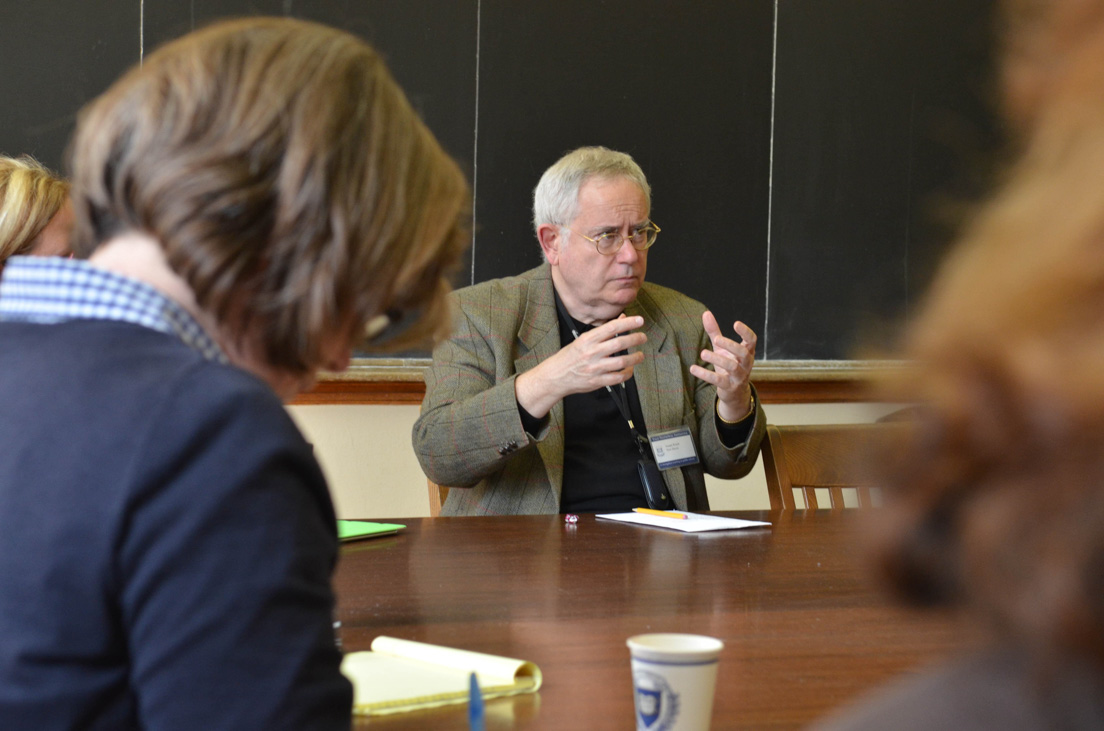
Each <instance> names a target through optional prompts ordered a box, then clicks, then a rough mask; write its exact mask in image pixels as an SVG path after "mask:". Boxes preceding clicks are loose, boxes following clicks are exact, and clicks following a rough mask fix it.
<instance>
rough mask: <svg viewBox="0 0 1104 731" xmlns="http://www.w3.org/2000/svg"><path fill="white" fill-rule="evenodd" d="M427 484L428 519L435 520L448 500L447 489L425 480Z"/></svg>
mask: <svg viewBox="0 0 1104 731" xmlns="http://www.w3.org/2000/svg"><path fill="white" fill-rule="evenodd" d="M426 482H427V483H428V484H429V517H431V518H436V517H437V516H439V515H440V514H441V506H442V505H444V504H445V500H446V499H448V493H449V489H448V488H447V487H443V486H441V485H438V484H437V483H436V482H434V481H433V480H426Z"/></svg>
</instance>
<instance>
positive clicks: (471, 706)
mask: <svg viewBox="0 0 1104 731" xmlns="http://www.w3.org/2000/svg"><path fill="white" fill-rule="evenodd" d="M468 728H469V729H471V731H484V728H485V727H484V726H483V693H481V692H480V690H479V681H478V680H476V678H475V673H472V674H471V683H470V685H469V689H468Z"/></svg>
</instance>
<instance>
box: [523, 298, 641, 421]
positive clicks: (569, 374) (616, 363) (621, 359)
mask: <svg viewBox="0 0 1104 731" xmlns="http://www.w3.org/2000/svg"><path fill="white" fill-rule="evenodd" d="M643 324H644V318H642V317H625V316H624V315H622V316H621V317H619V318H617V319H616V320H610V321H609V322H607V323H605V324H604V325H600V326H598V327H596V328H594V329H593V330H590V331H589V332H585V333H583V334H582V335H580V336H579V337H578V338H577V339H576V340H575V341H574V342H572V343H571V344H569V345H566V346H564V347H563V348H560V350H559V351H557V353H556V354H555V355H553V356H552V357H551V358H548V359H546V360H545V361H543V362H542V363H541V364H540V365H538V366H537V367H536V368H534V369H532V370H530V371H526V372H525V373H522V374H521V375H519V376H518V377H517V379H516V380H515V381H514V392H515V393H516V395H517V400H518V403H519V404H521V406H522V408H524V409H525V410H526V411H528V412H529V413H530V414H532V415H533V416H535V417H537V418H541V417H543V416H544V415H545V414H547V413H548V412H549V411H550V410H551V409H552V406H553V405H555V404H556V403H557V402H558V401H560V400H561V399H562V398H563V397H564V396H567V395H569V394H573V393H586V392H588V391H593V390H594V389H596V388H601V387H603V386H612V385H615V384H618V383H622V382H623V381H626V380H628V379H629V377H630V376H632V372H633V367H634V366H636V365H637V364H639V363H640V362H641V361H642V360H644V354H643V353H639V352H637V353H629V354H623V355H615V354H616V353H620V352H621V351H623V350H628V349H629V348H635V347H639V346H641V345H643V344H644V343H645V342H646V341H647V339H648V338H647V336H646V335H644V333H641V332H631V331H632V330H635V329H636V328H638V327H641V326H642V325H643Z"/></svg>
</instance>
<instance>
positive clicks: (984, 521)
mask: <svg viewBox="0 0 1104 731" xmlns="http://www.w3.org/2000/svg"><path fill="white" fill-rule="evenodd" d="M1082 4H1084V3H1082ZM1096 5H1104V3H1099V2H1098V3H1096ZM1090 17H1091V18H1092V19H1093V20H1092V21H1091V27H1082V28H1080V29H1079V30H1078V32H1079V36H1080V40H1079V42H1078V49H1077V51H1076V54H1075V55H1074V56H1070V57H1069V58H1068V59H1065V60H1064V61H1063V63H1064V64H1065V66H1064V69H1063V70H1061V71H1060V72H1057V71H1056V72H1055V73H1054V75H1053V76H1052V77H1051V78H1050V79H1049V81H1048V85H1049V88H1048V92H1047V94H1046V95H1045V96H1044V97H1041V99H1042V101H1043V103H1042V104H1041V106H1040V107H1039V108H1038V109H1037V110H1035V116H1034V119H1033V122H1032V126H1031V133H1030V134H1029V135H1028V136H1027V137H1026V138H1025V139H1024V141H1023V155H1022V158H1021V159H1020V160H1019V162H1018V163H1017V164H1016V165H1015V167H1014V168H1013V169H1012V170H1011V171H1010V178H1009V180H1008V182H1007V184H1006V185H1005V186H1004V187H1003V188H1002V189H1001V190H1000V191H999V192H998V193H997V194H996V195H995V196H994V197H993V199H992V200H991V201H990V202H989V203H988V204H987V205H986V206H985V207H984V208H983V209H982V210H981V211H980V212H979V215H978V217H977V219H976V220H975V221H974V223H973V224H972V225H971V226H970V227H969V229H968V230H967V231H966V232H965V236H964V240H963V241H962V243H961V245H960V246H959V248H958V249H956V250H955V251H954V252H953V254H952V255H951V256H950V257H949V258H948V259H947V261H946V262H945V264H944V266H943V269H942V271H941V274H940V276H939V277H938V278H937V280H936V282H935V285H934V287H933V289H932V291H931V293H930V295H929V299H928V301H927V303H926V306H925V307H924V309H923V310H922V313H921V314H920V316H919V317H918V318H917V320H916V322H915V323H914V324H913V326H912V327H911V328H910V331H909V339H908V352H907V355H909V356H910V357H912V358H914V359H916V361H917V362H918V363H919V364H920V366H919V368H920V370H919V376H918V378H917V380H916V382H915V384H914V389H913V391H912V394H911V395H913V396H916V397H918V399H919V400H920V401H922V402H923V404H924V406H925V409H926V414H925V418H924V419H922V420H921V421H920V428H919V430H918V434H917V440H916V443H915V444H914V445H913V448H912V449H911V450H910V451H909V452H908V453H907V454H906V456H905V457H904V458H903V460H902V462H901V463H900V464H897V465H896V470H895V474H896V478H897V479H896V490H895V491H894V493H895V494H894V498H895V500H894V504H895V507H894V508H893V510H892V511H891V512H889V513H888V514H887V516H886V517H887V520H886V521H885V525H884V528H885V532H884V538H883V551H882V556H881V557H882V566H883V568H884V569H885V571H886V573H887V575H888V576H889V578H890V580H891V582H892V583H893V584H894V586H895V587H896V588H897V589H898V590H899V591H900V592H901V593H902V594H903V595H905V596H906V597H909V598H911V599H913V600H915V601H918V602H921V603H934V604H946V605H952V606H959V607H963V608H965V609H967V610H968V611H970V612H971V613H972V614H974V615H975V616H979V617H982V618H984V619H985V620H986V621H987V624H988V626H989V627H990V628H991V629H993V630H994V631H995V632H996V633H997V635H998V636H1000V637H1002V638H1004V639H1008V640H1012V641H1014V642H1017V643H1020V644H1023V645H1025V646H1027V647H1028V648H1029V649H1032V650H1035V651H1037V652H1038V653H1039V654H1041V655H1049V656H1055V655H1072V656H1077V657H1081V658H1086V659H1088V660H1089V661H1091V662H1094V663H1096V664H1097V667H1098V668H1099V669H1100V670H1102V671H1104V13H1101V14H1095V15H1094V14H1086V15H1085V16H1083V18H1084V19H1085V21H1084V22H1086V23H1089V22H1090V21H1089V20H1088V19H1089V18H1090Z"/></svg>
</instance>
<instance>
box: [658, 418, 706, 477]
mask: <svg viewBox="0 0 1104 731" xmlns="http://www.w3.org/2000/svg"><path fill="white" fill-rule="evenodd" d="M648 442H649V443H650V444H651V447H652V454H653V455H655V461H656V464H657V465H659V468H660V469H661V470H669V469H671V468H672V467H683V466H685V465H688V464H697V463H698V452H697V450H695V449H694V437H692V436H690V427H688V426H680V427H678V428H677V429H668V430H667V431H660V432H656V433H654V434H649V435H648Z"/></svg>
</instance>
